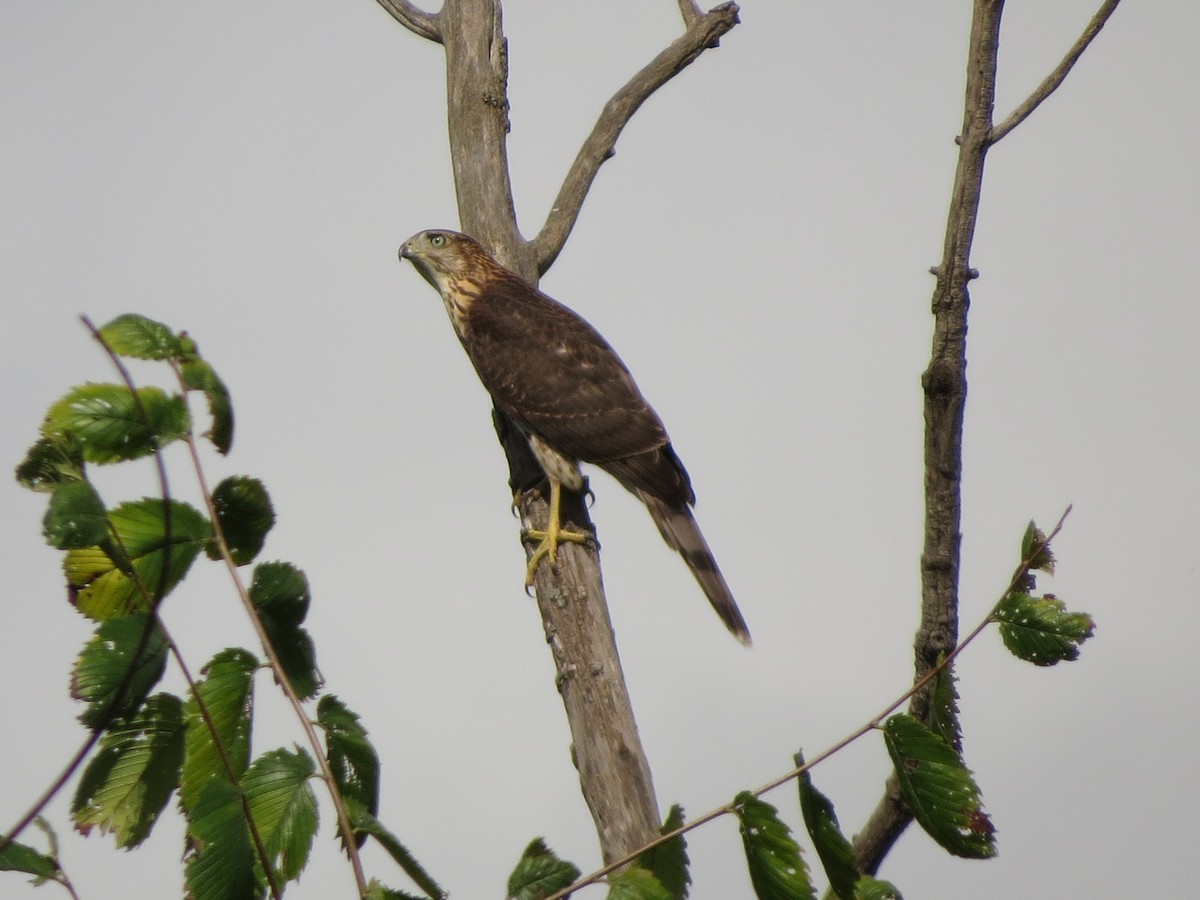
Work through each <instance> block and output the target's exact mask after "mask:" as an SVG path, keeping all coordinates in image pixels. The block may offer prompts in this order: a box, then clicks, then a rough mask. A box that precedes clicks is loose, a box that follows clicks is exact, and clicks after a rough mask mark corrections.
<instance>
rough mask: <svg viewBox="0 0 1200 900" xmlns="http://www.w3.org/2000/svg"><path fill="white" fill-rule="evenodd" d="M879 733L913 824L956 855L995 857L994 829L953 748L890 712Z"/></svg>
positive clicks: (915, 724) (941, 739) (918, 725)
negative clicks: (881, 733) (915, 821)
mask: <svg viewBox="0 0 1200 900" xmlns="http://www.w3.org/2000/svg"><path fill="white" fill-rule="evenodd" d="M883 733H884V741H885V742H886V744H887V749H888V753H889V754H890V755H891V757H892V763H893V765H894V766H895V769H896V776H897V778H898V779H899V781H900V791H901V793H902V794H903V796H904V801H905V803H906V804H907V805H908V808H909V811H910V812H912V814H913V818H914V819H916V820H917V823H918V824H919V825H920V826H921V827H922V828H924V829H925V831H926V832H927V833H928V834H929V836H930V837H932V838H933V839H934V840H935V841H937V842H938V843H939V844H941V845H942V847H944V848H945V849H946V850H948V851H949V852H950V853H952V854H954V855H955V856H961V857H964V858H966V859H987V858H989V857H992V856H995V855H996V839H995V828H994V827H993V826H992V822H991V819H989V818H988V815H987V813H985V812H984V811H983V804H982V803H981V802H980V798H979V788H978V787H977V786H976V784H975V781H974V779H972V778H971V772H970V770H969V769H968V768H967V767H966V766H965V765H963V761H962V758H961V757H960V756H959V754H958V753H957V752H956V751H955V749H954V748H953V747H951V746H950V745H949V744H948V743H946V741H945V739H943V738H941V737H939V736H938V735H936V734H934V733H933V732H932V731H930V730H929V729H928V728H926V727H925V726H924V725H922V724H921V723H920V722H919V721H917V720H916V719H914V718H913V717H912V716H907V715H896V716H892V717H891V718H890V719H888V720H887V722H886V723H885V725H884V732H883Z"/></svg>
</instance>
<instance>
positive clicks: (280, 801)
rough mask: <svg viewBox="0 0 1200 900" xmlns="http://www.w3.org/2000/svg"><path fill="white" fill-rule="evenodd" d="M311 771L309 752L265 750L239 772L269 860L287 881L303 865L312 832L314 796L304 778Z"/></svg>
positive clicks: (314, 832) (314, 827)
mask: <svg viewBox="0 0 1200 900" xmlns="http://www.w3.org/2000/svg"><path fill="white" fill-rule="evenodd" d="M314 771H315V770H314V768H313V761H312V757H311V756H309V755H308V754H307V753H305V752H304V751H302V750H301V751H298V752H295V753H293V752H291V751H289V750H271V751H270V752H268V753H264V754H263V755H262V756H260V757H259V758H258V759H256V760H255V761H254V762H253V764H252V765H251V766H250V768H249V769H247V770H246V774H245V775H244V776H243V777H242V790H243V791H245V793H246V799H247V800H248V801H249V803H250V815H251V816H253V817H254V822H255V824H256V825H257V826H258V833H259V835H260V837H261V838H262V841H263V844H264V846H265V847H266V850H267V855H268V856H269V857H270V861H271V865H272V866H274V867H276V868H277V870H278V872H279V874H281V875H282V876H283V877H284V879H285V880H287V881H291V880H293V879H295V878H297V877H299V875H300V873H301V872H302V871H303V870H304V866H305V864H306V863H307V862H308V854H309V852H310V851H311V850H312V844H313V838H314V837H316V834H317V798H316V797H315V796H314V795H313V791H312V786H311V785H309V783H308V780H309V779H310V778H312V776H313V773H314Z"/></svg>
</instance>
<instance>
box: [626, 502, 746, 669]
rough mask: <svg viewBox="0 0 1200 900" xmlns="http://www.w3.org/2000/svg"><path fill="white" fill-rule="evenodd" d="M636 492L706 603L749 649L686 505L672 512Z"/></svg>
mask: <svg viewBox="0 0 1200 900" xmlns="http://www.w3.org/2000/svg"><path fill="white" fill-rule="evenodd" d="M636 493H637V495H638V497H640V498H641V500H642V502H643V503H645V504H646V508H647V509H649V510H650V516H651V518H653V519H654V524H655V525H657V526H658V530H659V533H661V534H662V536H663V540H664V541H666V542H667V545H668V546H669V547H670V548H671V549H672V550H675V551H676V552H678V553H679V555H680V556H682V557H683V561H684V562H685V563H687V567H688V568H689V569H691V570H692V575H694V576H695V577H696V581H697V582H699V584H700V587H701V588H702V589H703V590H704V594H705V596H707V597H708V602H709V603H711V604H712V606H713V609H715V610H716V611H717V615H718V616H720V617H721V621H722V622H724V623H725V627H726V628H728V629H729V630H730V631H731V632H733V635H734V637H736V638H737V639H738V640H739V641H741V642H742V643H743V644H745V645H746V646H747V647H749V646H750V629H749V628H748V627H747V626H746V620H745V619H743V618H742V613H741V611H740V610H739V609H738V607H737V604H736V603H735V602H734V600H733V592H732V591H730V590H729V585H728V584H726V583H725V576H723V575H722V574H721V570H720V569H719V568H717V561H716V559H714V558H713V555H712V551H711V550H709V549H708V543H707V542H706V541H705V540H704V535H703V534H701V532H700V526H699V525H697V524H696V520H695V519H694V518H693V517H692V511H691V510H690V509H688V508H687V507H686V506H684V507H682V508H680V509H675V508H673V507H671V506H668V505H667V504H666V503H663V502H662V501H661V500H659V499H658V498H657V497H653V496H651V495H650V494H647V493H646V492H645V491H642V490H637V491H636Z"/></svg>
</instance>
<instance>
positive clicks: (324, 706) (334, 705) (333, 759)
mask: <svg viewBox="0 0 1200 900" xmlns="http://www.w3.org/2000/svg"><path fill="white" fill-rule="evenodd" d="M317 724H318V725H320V726H321V728H322V729H324V731H325V758H326V760H327V761H328V763H329V769H330V771H332V772H333V780H334V782H335V783H336V784H337V789H338V793H340V794H341V795H342V796H343V797H349V798H352V799H354V800H356V801H358V802H359V803H360V804H362V806H363V807H364V808H365V809H366V810H367V812H369V813H371V815H375V814H377V813H378V812H379V755H378V754H377V753H376V752H375V747H374V746H373V745H372V744H371V741H370V740H369V739H368V738H367V730H366V729H365V728H364V727H363V726H362V723H361V722H360V721H359V718H358V716H357V715H356V714H355V713H354V712H353V711H351V710H350V708H349V707H347V706H346V705H345V704H344V703H342V701H341V700H339V699H338V698H337V697H335V696H334V695H333V694H326V695H325V696H324V697H322V698H321V700H320V702H319V703H317ZM363 838H365V835H361V836H359V840H358V845H359V846H360V847H361V846H362V840H363Z"/></svg>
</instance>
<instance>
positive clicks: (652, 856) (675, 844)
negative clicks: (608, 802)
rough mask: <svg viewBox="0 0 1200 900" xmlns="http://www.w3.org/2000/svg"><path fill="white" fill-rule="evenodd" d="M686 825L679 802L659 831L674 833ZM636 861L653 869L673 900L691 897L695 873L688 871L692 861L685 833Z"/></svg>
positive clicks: (646, 867) (644, 854)
mask: <svg viewBox="0 0 1200 900" xmlns="http://www.w3.org/2000/svg"><path fill="white" fill-rule="evenodd" d="M682 827H683V807H682V806H680V805H679V804H678V803H676V804H675V805H673V806H672V807H671V809H670V811H669V812H668V813H667V820H666V821H665V822H663V826H662V828H660V829H659V830H658V833H659V834H670V833H671V832H672V831H676V830H677V829H679V828H682ZM634 864H635V865H638V866H641V867H642V868H644V869H648V870H649V871H651V872H653V873H654V877H655V878H657V879H658V883H659V884H661V885H662V886H663V887H664V888H665V889H666V890H667V894H668V896H670V897H671V898H672V900H687V895H688V888H689V886H690V885H691V883H692V876H691V874H690V873H689V872H688V866H689V865H690V864H691V860H689V859H688V854H687V841H686V840H685V839H684V836H683V835H682V834H680V835H677V836H676V837H673V838H671V840H669V841H667V842H666V843H665V844H659V845H658V846H657V847H655V848H653V849H651V850H647V851H646V852H645V853H643V854H642V855H641V856H639V857H638V858H637V860H636V861H635V863H634Z"/></svg>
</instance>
